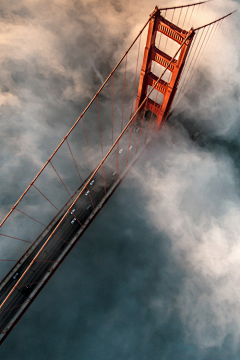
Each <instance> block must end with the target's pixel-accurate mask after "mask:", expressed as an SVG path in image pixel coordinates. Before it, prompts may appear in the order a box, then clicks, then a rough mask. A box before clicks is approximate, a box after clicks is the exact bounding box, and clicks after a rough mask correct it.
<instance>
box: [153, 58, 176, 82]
mask: <svg viewBox="0 0 240 360" xmlns="http://www.w3.org/2000/svg"><path fill="white" fill-rule="evenodd" d="M165 69H166V68H165V67H164V66H162V65H160V64H158V63H157V62H155V61H153V62H152V65H151V72H152V73H153V74H154V75H156V76H157V77H158V78H159V76H161V75H162V73H163V72H164V70H165ZM171 78H172V73H171V71H169V70H168V69H167V70H166V72H165V74H164V75H163V77H162V80H163V81H166V82H167V83H170V81H171Z"/></svg>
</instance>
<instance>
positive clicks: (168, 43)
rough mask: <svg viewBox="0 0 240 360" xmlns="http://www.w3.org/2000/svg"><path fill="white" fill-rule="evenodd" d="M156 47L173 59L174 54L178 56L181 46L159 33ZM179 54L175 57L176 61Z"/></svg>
mask: <svg viewBox="0 0 240 360" xmlns="http://www.w3.org/2000/svg"><path fill="white" fill-rule="evenodd" d="M155 46H156V47H157V48H158V49H159V50H161V51H163V52H164V53H165V54H167V55H169V56H171V57H173V56H174V54H176V52H177V50H178V49H179V47H180V45H179V44H178V43H177V42H176V41H174V40H172V39H171V38H169V37H168V36H166V35H164V34H163V33H161V32H159V31H157V34H156V40H155ZM178 57H179V53H178V54H177V56H176V57H175V59H176V60H178Z"/></svg>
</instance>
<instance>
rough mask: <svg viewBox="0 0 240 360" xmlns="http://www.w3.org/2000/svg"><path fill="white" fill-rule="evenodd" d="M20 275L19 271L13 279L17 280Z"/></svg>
mask: <svg viewBox="0 0 240 360" xmlns="http://www.w3.org/2000/svg"><path fill="white" fill-rule="evenodd" d="M18 276H19V273H18V272H17V273H16V274H15V275H14V276H13V279H14V280H16V278H17V277H18Z"/></svg>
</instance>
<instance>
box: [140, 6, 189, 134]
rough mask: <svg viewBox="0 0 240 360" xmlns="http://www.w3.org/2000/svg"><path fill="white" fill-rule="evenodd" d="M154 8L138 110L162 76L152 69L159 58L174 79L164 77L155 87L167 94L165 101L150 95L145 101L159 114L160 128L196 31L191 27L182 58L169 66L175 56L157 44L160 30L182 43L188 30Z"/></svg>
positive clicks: (170, 103)
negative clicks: (152, 97) (162, 49)
mask: <svg viewBox="0 0 240 360" xmlns="http://www.w3.org/2000/svg"><path fill="white" fill-rule="evenodd" d="M154 12H155V14H154V16H153V17H152V19H151V21H150V22H149V28H148V36H147V43H146V47H145V52H144V57H143V64H142V69H141V74H140V79H139V86H138V93H137V100H136V107H135V110H137V109H138V107H139V106H140V105H141V103H142V101H143V100H144V98H145V97H146V95H147V88H148V86H151V87H153V86H154V85H155V83H156V81H157V80H158V76H156V75H155V74H154V73H153V72H152V63H154V62H156V63H158V64H160V65H162V66H163V67H165V68H168V70H169V71H170V72H171V75H172V76H171V80H170V82H169V83H168V82H166V81H163V80H162V79H161V80H160V81H159V82H158V84H157V85H156V87H155V89H156V90H157V91H159V92H160V93H162V94H163V101H162V104H158V103H157V102H155V101H153V100H152V99H150V98H148V99H147V101H146V104H145V106H146V108H147V109H149V110H150V111H152V112H153V113H154V114H156V116H157V125H156V129H159V127H160V125H161V126H162V125H163V124H164V122H165V121H166V119H167V116H168V113H169V110H170V108H171V105H172V102H173V99H174V96H175V94H176V91H177V85H178V82H179V79H180V76H181V73H182V70H183V67H184V64H185V61H186V58H187V54H188V51H189V49H190V46H191V43H192V39H193V37H194V35H195V33H194V30H193V29H191V30H190V36H189V35H188V37H189V39H188V40H187V41H186V42H185V44H184V45H183V46H182V49H181V51H180V54H179V57H178V59H177V60H176V59H174V60H173V61H172V63H171V64H170V65H169V66H168V64H169V62H170V61H171V60H172V57H171V56H169V55H167V54H166V53H165V52H163V51H161V50H160V49H158V48H157V47H156V44H155V41H156V35H157V32H160V33H162V34H164V35H166V36H167V37H168V38H170V39H172V40H173V41H175V42H177V43H178V44H179V45H180V46H181V44H182V43H183V42H184V40H185V38H186V36H187V34H188V32H187V31H186V30H183V29H181V28H179V27H178V26H176V25H174V24H173V23H171V22H170V21H168V20H166V19H165V18H164V17H163V16H161V12H160V10H159V9H158V8H157V7H156V8H155V11H154ZM153 71H154V70H153ZM142 111H143V110H142Z"/></svg>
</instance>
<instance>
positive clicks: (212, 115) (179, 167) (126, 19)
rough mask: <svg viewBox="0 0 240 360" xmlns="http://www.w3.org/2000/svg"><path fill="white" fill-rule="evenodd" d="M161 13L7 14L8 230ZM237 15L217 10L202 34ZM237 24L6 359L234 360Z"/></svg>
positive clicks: (25, 9)
mask: <svg viewBox="0 0 240 360" xmlns="http://www.w3.org/2000/svg"><path fill="white" fill-rule="evenodd" d="M183 3H188V2H187V1H165V2H164V1H163V2H161V4H158V5H164V6H165V5H166V4H167V5H168V6H170V5H176V4H177V5H180V4H183ZM155 5H156V3H155V2H153V1H150V2H148V3H145V2H144V1H142V2H140V3H138V6H136V3H135V2H126V1H114V2H110V1H107V2H100V3H97V4H96V2H95V1H84V2H83V3H81V2H79V3H78V4H76V3H74V2H71V1H68V2H65V1H61V2H58V3H55V2H53V3H51V4H49V3H47V2H45V1H40V2H34V1H31V2H30V1H29V2H28V1H22V2H21V1H20V2H18V3H17V4H15V5H14V4H9V3H8V2H2V3H1V8H2V9H1V10H2V11H1V14H2V18H1V22H2V24H3V25H4V26H3V31H2V35H1V37H0V41H1V44H2V47H3V52H2V56H1V65H2V81H1V87H2V90H1V95H0V102H1V104H2V106H1V110H2V112H1V113H2V121H1V135H0V144H1V175H0V176H1V177H0V178H1V183H0V187H1V188H0V190H1V195H0V196H1V200H0V201H1V208H0V215H1V217H2V218H3V216H4V215H5V214H6V213H7V211H8V210H9V208H10V207H11V205H12V204H13V203H14V202H15V201H16V199H17V198H18V197H19V196H20V195H21V193H22V192H23V191H24V190H25V188H26V187H27V185H28V184H29V183H30V181H31V180H32V178H33V177H34V176H35V174H36V173H37V171H38V170H39V168H40V167H41V166H42V163H44V161H45V160H46V158H47V157H48V156H49V155H50V154H51V153H52V151H53V150H54V149H55V147H56V146H57V145H58V143H59V142H60V140H61V139H62V137H63V136H64V135H65V133H66V132H67V131H68V129H69V127H70V126H71V125H72V124H73V123H74V121H75V120H76V118H77V117H78V116H79V114H80V113H81V111H82V109H83V108H84V106H85V105H86V104H87V103H88V101H89V100H90V98H91V97H92V95H93V94H94V93H95V92H96V90H97V89H98V88H99V86H100V85H101V83H102V80H103V79H105V78H106V76H107V75H108V74H109V72H110V71H111V70H112V68H113V67H114V65H115V64H116V62H117V61H118V59H119V58H120V56H121V55H122V53H123V52H124V50H125V49H126V48H127V47H128V45H129V44H130V43H131V41H132V39H133V38H134V36H136V34H137V32H138V31H139V29H140V28H141V26H142V24H143V23H144V22H145V21H146V18H147V16H148V14H149V13H150V12H151V11H152V10H153V9H154V6H155ZM237 6H238V3H237V2H236V1H222V0H219V1H214V2H212V3H209V4H208V5H205V9H204V11H205V12H204V11H203V13H200V15H201V16H200V18H199V22H200V23H201V24H202V23H204V22H206V21H208V20H209V19H210V18H211V19H210V21H211V20H212V19H214V18H217V17H219V16H222V15H224V14H225V13H227V12H230V11H232V10H234V9H235V8H236V7H237ZM238 20H239V14H235V15H234V16H233V17H232V18H230V19H229V20H227V21H225V22H224V23H223V26H222V28H221V30H220V31H219V33H218V34H217V35H216V36H217V38H216V39H215V41H216V45H215V46H214V47H213V46H212V44H211V46H209V47H208V49H207V54H206V56H205V58H204V59H202V61H201V63H200V64H199V71H198V73H196V76H195V77H194V78H193V83H192V85H191V87H190V88H189V89H188V92H187V94H186V95H185V97H184V98H183V99H182V101H181V102H180V104H178V107H177V108H176V109H175V111H174V113H173V114H172V117H171V118H170V119H169V122H168V124H167V125H166V126H165V128H164V129H163V130H162V132H161V133H160V134H158V135H156V138H155V139H153V142H152V144H150V145H149V146H148V148H147V150H146V152H145V153H144V154H143V155H142V157H141V158H140V159H139V161H138V163H137V164H136V166H135V167H134V168H133V169H132V171H131V173H130V174H129V175H128V176H127V178H126V179H125V181H124V182H123V183H122V185H121V186H120V188H119V189H118V190H117V191H116V192H115V194H114V195H113V197H112V198H111V200H110V201H109V202H108V203H107V204H106V206H105V208H104V209H103V210H102V211H101V213H100V214H99V215H98V217H97V218H96V219H95V220H94V223H93V224H92V225H91V227H90V228H89V229H88V231H87V232H86V233H85V235H84V236H83V237H82V239H81V241H80V242H79V243H78V244H77V245H76V247H75V248H74V250H73V251H72V253H71V254H69V256H68V258H67V259H66V260H65V261H64V263H63V264H62V265H61V266H60V268H59V269H58V271H57V272H56V274H55V275H54V276H53V278H52V279H51V280H50V281H49V283H48V284H47V285H46V287H45V288H44V290H43V291H42V293H41V294H40V295H39V297H38V298H37V299H36V300H35V302H34V303H33V304H32V305H31V307H30V308H29V310H28V311H27V312H26V314H25V315H24V316H23V318H22V319H21V320H20V322H19V323H18V324H17V326H16V327H15V328H14V330H13V331H12V333H11V334H10V335H9V337H8V338H7V340H6V341H5V343H4V344H3V345H2V346H1V349H0V352H1V356H2V357H3V358H4V359H5V358H7V359H16V358H17V359H34V360H35V359H42V358H46V359H52V358H54V359H66V358H70V359H84V360H87V359H97V360H99V359H100V360H101V359H104V360H105V359H133V360H135V359H137V360H145V359H156V360H158V359H175V358H177V359H193V360H195V359H196V360H205V359H214V360H215V359H239V357H240V346H239V344H240V341H239V340H240V339H239V335H240V334H239V328H240V326H239V325H240V318H239V313H240V311H239V310H240V309H239V306H240V305H239V299H240V294H239V261H240V260H239V259H240V256H239V255H240V254H239V252H240V242H239V238H240V237H239V235H240V225H239V224H240V223H239V215H240V198H239V155H240V146H239V94H240V89H239V80H240V74H239V60H238V59H239V47H238V39H239V25H238ZM89 24H92V26H89ZM23 39H24V42H22V41H23ZM24 44H25V45H24ZM100 44H101V46H100ZM83 86H84V87H83ZM83 89H84V91H83ZM59 125H61V126H59ZM56 129H57V130H56ZM50 140H51V141H50Z"/></svg>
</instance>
